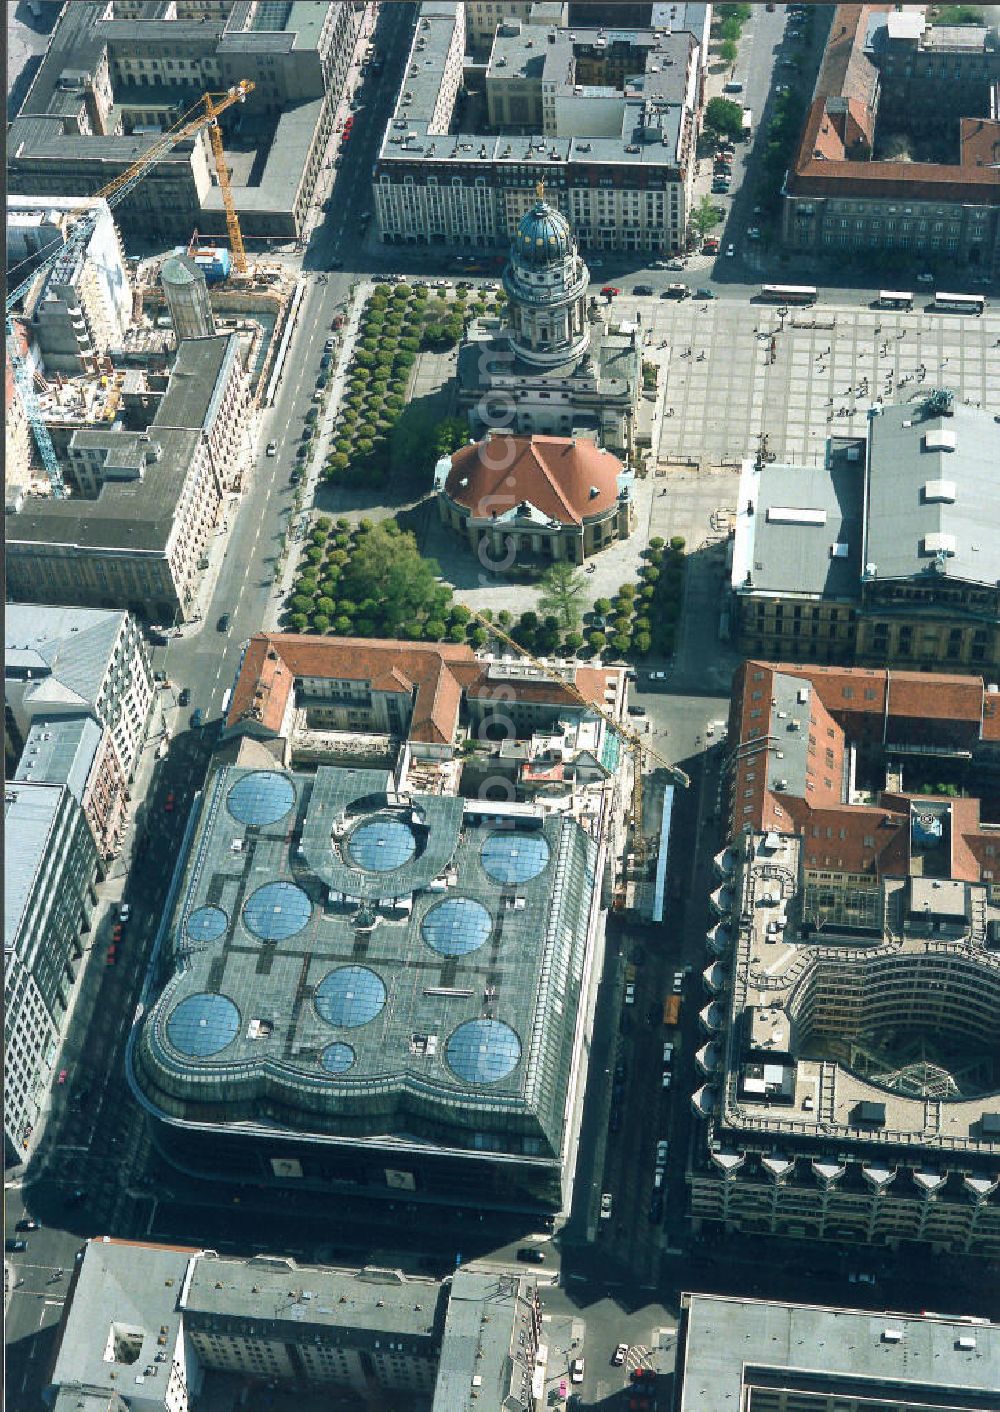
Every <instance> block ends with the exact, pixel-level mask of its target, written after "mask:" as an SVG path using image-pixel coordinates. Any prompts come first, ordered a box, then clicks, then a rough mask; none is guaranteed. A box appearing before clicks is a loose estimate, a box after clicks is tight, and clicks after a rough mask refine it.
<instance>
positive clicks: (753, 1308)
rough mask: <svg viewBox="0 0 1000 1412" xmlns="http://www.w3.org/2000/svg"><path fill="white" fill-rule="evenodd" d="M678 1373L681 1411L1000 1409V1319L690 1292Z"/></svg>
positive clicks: (922, 1411)
mask: <svg viewBox="0 0 1000 1412" xmlns="http://www.w3.org/2000/svg"><path fill="white" fill-rule="evenodd" d="M678 1380H679V1383H680V1392H679V1395H678V1396H677V1398H676V1399H675V1402H674V1406H675V1407H676V1408H677V1412H719V1409H720V1408H723V1407H733V1408H737V1407H748V1408H750V1407H752V1408H753V1409H754V1412H758V1409H759V1412H792V1409H793V1408H794V1409H796V1410H798V1409H801V1412H847V1409H850V1412H862V1409H863V1408H868V1407H871V1408H876V1407H877V1408H879V1410H880V1412H925V1409H927V1408H930V1407H941V1408H944V1407H947V1408H948V1409H949V1412H997V1409H998V1408H1000V1393H998V1391H997V1389H998V1388H1000V1327H998V1326H997V1325H996V1324H991V1323H989V1321H988V1320H986V1319H977V1318H961V1317H958V1316H955V1317H952V1316H949V1315H947V1314H929V1313H928V1314H913V1313H909V1314H896V1313H879V1312H875V1313H872V1312H871V1311H870V1310H866V1309H835V1308H831V1307H830V1306H829V1305H817V1304H782V1303H778V1302H777V1301H765V1300H758V1299H733V1298H730V1297H727V1296H726V1295H720V1294H684V1295H682V1296H681V1328H680V1337H679V1357H678Z"/></svg>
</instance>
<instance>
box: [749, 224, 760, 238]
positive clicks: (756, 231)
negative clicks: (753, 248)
mask: <svg viewBox="0 0 1000 1412" xmlns="http://www.w3.org/2000/svg"><path fill="white" fill-rule="evenodd" d="M747 239H748V240H759V239H760V227H759V226H750V227H749V228H748V230H747Z"/></svg>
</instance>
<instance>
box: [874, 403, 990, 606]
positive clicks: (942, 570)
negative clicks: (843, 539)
mask: <svg viewBox="0 0 1000 1412" xmlns="http://www.w3.org/2000/svg"><path fill="white" fill-rule="evenodd" d="M926 407H927V404H926V403H922V404H919V405H916V406H915V405H914V404H912V403H909V404H902V405H896V406H891V407H886V408H885V409H884V410H883V411H882V412H881V414H880V415H878V416H873V417H872V418H871V421H870V423H869V457H868V464H869V470H868V479H869V487H870V488H869V494H868V513H867V525H866V532H865V564H873V565H874V566H875V573H876V574H877V577H878V578H880V579H884V578H889V579H895V578H909V577H911V576H912V575H915V574H921V575H924V576H931V575H942V576H945V577H947V578H951V579H964V580H967V581H970V582H973V583H987V584H990V585H991V586H995V585H996V584H997V582H998V581H1000V497H998V495H997V467H998V466H1000V426H998V425H997V424H996V423H995V422H994V420H993V417H992V415H991V414H990V413H989V412H984V411H982V410H981V409H979V408H975V407H965V406H963V405H961V404H960V403H958V402H957V401H953V402H952V414H951V415H950V416H940V415H938V416H934V415H927V412H926V411H925V408H926ZM949 432H950V433H951V436H948V435H944V433H949ZM949 482H950V483H951V494H950V495H949V493H948V490H949V487H948V483H949ZM942 487H943V488H942ZM935 536H938V537H939V538H937V539H936V538H935ZM939 550H940V551H942V552H941V553H940V555H939V553H938V551H939Z"/></svg>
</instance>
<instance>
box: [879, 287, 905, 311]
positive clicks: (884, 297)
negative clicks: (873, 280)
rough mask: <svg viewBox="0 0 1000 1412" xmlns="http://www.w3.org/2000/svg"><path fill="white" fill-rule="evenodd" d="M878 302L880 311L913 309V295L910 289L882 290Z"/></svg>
mask: <svg viewBox="0 0 1000 1412" xmlns="http://www.w3.org/2000/svg"><path fill="white" fill-rule="evenodd" d="M877 302H878V307H879V308H880V309H912V308H913V295H912V294H911V293H910V291H909V290H908V289H880V290H879V292H878V301H877Z"/></svg>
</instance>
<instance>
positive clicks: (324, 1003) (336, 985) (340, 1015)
mask: <svg viewBox="0 0 1000 1412" xmlns="http://www.w3.org/2000/svg"><path fill="white" fill-rule="evenodd" d="M384 1004H385V985H384V983H383V981H382V977H381V976H377V975H376V974H375V972H374V971H369V970H368V968H367V966H341V967H340V969H339V970H336V971H329V972H328V973H327V974H326V975H325V976H324V977H323V979H322V980H321V981H320V983H319V985H318V986H317V987H316V1009H317V1010H318V1011H319V1015H320V1018H321V1019H323V1020H325V1021H326V1022H327V1024H328V1025H342V1026H343V1027H344V1029H347V1030H352V1029H356V1028H357V1026H359V1025H367V1023H368V1021H369V1020H374V1018H375V1016H376V1015H377V1014H378V1013H379V1011H380V1010H381V1009H382V1007H383V1005H384Z"/></svg>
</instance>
